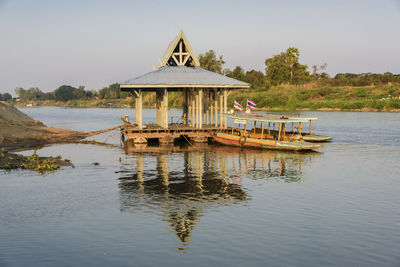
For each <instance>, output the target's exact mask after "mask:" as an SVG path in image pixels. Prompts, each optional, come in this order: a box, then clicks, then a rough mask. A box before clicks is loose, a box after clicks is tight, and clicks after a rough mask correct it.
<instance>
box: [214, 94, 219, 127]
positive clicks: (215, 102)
mask: <svg viewBox="0 0 400 267" xmlns="http://www.w3.org/2000/svg"><path fill="white" fill-rule="evenodd" d="M214 113H215V127H218V98H217V89H214Z"/></svg>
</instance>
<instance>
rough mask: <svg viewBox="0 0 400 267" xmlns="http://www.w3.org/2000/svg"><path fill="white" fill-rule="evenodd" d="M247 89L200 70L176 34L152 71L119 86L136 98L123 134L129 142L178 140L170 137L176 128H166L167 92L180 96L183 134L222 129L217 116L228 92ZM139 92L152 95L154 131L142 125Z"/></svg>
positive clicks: (184, 41)
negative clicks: (167, 137) (131, 118)
mask: <svg viewBox="0 0 400 267" xmlns="http://www.w3.org/2000/svg"><path fill="white" fill-rule="evenodd" d="M249 87H250V85H249V84H248V83H245V82H242V81H238V80H235V79H232V78H229V77H226V76H224V75H221V74H218V73H214V72H211V71H207V70H205V69H202V68H200V63H199V60H198V59H197V57H196V55H195V54H194V52H193V50H192V48H191V46H190V44H189V42H188V41H187V39H186V36H185V34H184V33H183V31H180V32H179V34H178V36H177V37H176V38H175V39H174V41H173V42H172V43H171V44H170V45H169V47H168V49H167V51H166V52H165V54H164V56H163V58H162V59H161V60H160V62H159V66H158V67H157V69H156V70H155V71H153V72H149V73H146V74H144V75H142V76H139V77H136V78H134V79H130V80H128V81H126V82H123V83H121V84H120V88H121V90H122V91H129V92H131V93H132V94H133V95H134V96H135V97H136V107H135V108H136V125H135V127H129V129H128V130H127V129H125V130H126V131H125V132H124V134H125V135H128V138H131V139H135V138H140V137H142V139H143V138H145V139H147V138H160V137H162V136H157V134H151V133H155V131H156V132H157V133H158V134H159V133H160V131H161V133H170V136H171V137H172V138H174V137H177V136H179V134H178V135H176V134H175V135H174V133H175V132H176V130H179V129H175V128H176V127H177V126H176V125H174V127H175V128H174V127H173V126H172V125H169V124H168V92H177V91H178V92H182V93H183V124H182V125H180V127H181V129H182V130H183V131H190V130H191V131H193V130H197V132H207V129H208V130H210V129H211V130H213V129H217V127H218V126H219V127H226V124H225V125H224V121H222V122H221V119H220V118H219V113H221V112H222V113H226V112H227V96H228V91H229V90H232V89H246V88H249ZM143 92H155V93H156V127H150V125H147V126H144V125H143V121H142V99H143ZM154 128H155V129H154ZM152 129H154V130H152ZM189 129H190V130H189ZM202 129H204V130H202ZM140 134H141V135H140Z"/></svg>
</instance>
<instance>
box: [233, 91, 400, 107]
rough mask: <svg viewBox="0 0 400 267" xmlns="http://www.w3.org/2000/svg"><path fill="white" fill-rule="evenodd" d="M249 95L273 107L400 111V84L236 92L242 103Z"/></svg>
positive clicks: (234, 94) (236, 98)
mask: <svg viewBox="0 0 400 267" xmlns="http://www.w3.org/2000/svg"><path fill="white" fill-rule="evenodd" d="M247 98H249V99H251V100H253V101H254V102H256V103H257V107H260V108H265V109H269V110H297V109H299V110H302V109H307V110H357V111H371V110H373V111H399V110H400V86H399V85H390V86H368V87H348V86H347V87H320V88H297V87H294V86H277V87H271V88H270V89H268V90H266V91H265V90H262V91H260V90H248V91H234V92H232V94H231V96H230V99H229V100H228V103H229V105H231V106H232V105H233V100H236V101H239V102H240V103H242V104H245V103H246V99H247Z"/></svg>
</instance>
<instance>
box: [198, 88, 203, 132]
mask: <svg viewBox="0 0 400 267" xmlns="http://www.w3.org/2000/svg"><path fill="white" fill-rule="evenodd" d="M199 128H200V129H201V128H203V89H200V90H199Z"/></svg>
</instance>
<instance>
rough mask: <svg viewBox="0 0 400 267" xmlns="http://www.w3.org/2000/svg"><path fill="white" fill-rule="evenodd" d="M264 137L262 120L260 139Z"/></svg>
mask: <svg viewBox="0 0 400 267" xmlns="http://www.w3.org/2000/svg"><path fill="white" fill-rule="evenodd" d="M263 138H264V122H261V139H263Z"/></svg>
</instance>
